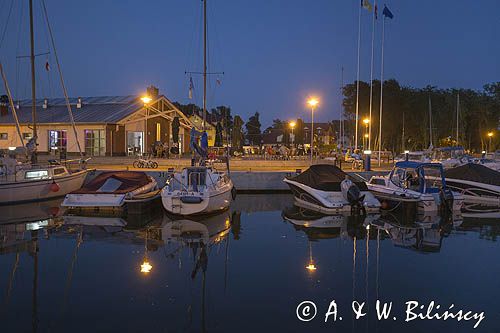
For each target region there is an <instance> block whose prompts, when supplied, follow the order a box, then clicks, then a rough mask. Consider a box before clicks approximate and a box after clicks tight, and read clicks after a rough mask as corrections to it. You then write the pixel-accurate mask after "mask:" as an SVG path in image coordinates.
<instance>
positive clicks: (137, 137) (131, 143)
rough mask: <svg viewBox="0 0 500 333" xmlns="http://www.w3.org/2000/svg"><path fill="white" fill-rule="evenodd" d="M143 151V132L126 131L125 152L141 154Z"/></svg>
mask: <svg viewBox="0 0 500 333" xmlns="http://www.w3.org/2000/svg"><path fill="white" fill-rule="evenodd" d="M143 152H144V132H127V154H128V155H142V153H143Z"/></svg>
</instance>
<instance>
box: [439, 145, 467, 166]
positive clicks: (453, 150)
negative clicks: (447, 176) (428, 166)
mask: <svg viewBox="0 0 500 333" xmlns="http://www.w3.org/2000/svg"><path fill="white" fill-rule="evenodd" d="M469 157H470V156H468V155H466V154H465V150H464V148H463V147H460V146H457V147H441V148H435V150H434V156H433V158H432V162H433V163H441V164H442V165H443V168H445V169H448V168H454V167H457V166H460V165H463V164H466V163H468V162H469Z"/></svg>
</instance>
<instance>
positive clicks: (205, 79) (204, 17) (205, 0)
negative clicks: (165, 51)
mask: <svg viewBox="0 0 500 333" xmlns="http://www.w3.org/2000/svg"><path fill="white" fill-rule="evenodd" d="M202 1H203V124H202V130H203V131H204V130H205V122H206V120H207V0H202Z"/></svg>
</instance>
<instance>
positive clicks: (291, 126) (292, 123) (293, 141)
mask: <svg viewBox="0 0 500 333" xmlns="http://www.w3.org/2000/svg"><path fill="white" fill-rule="evenodd" d="M295 125H296V123H295V121H291V122H290V128H291V129H292V143H295V135H294V134H293V129H294V128H295Z"/></svg>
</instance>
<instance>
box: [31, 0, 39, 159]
mask: <svg viewBox="0 0 500 333" xmlns="http://www.w3.org/2000/svg"><path fill="white" fill-rule="evenodd" d="M29 9H30V62H31V113H32V114H31V117H32V119H33V138H34V139H35V143H36V136H37V135H36V90H35V38H34V32H33V0H29ZM32 162H35V163H36V162H37V159H36V151H34V152H33V154H32Z"/></svg>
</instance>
